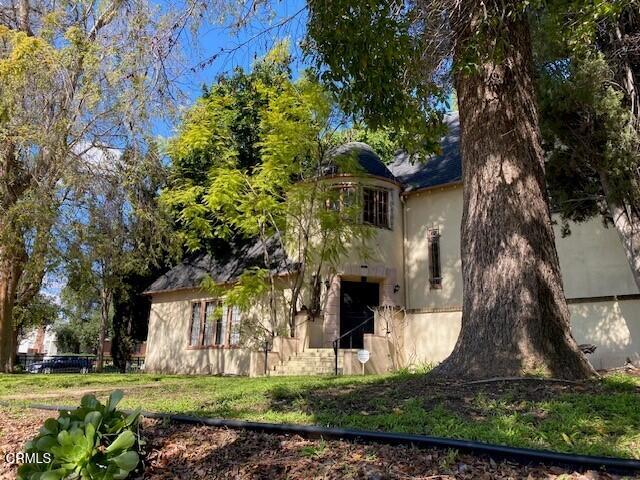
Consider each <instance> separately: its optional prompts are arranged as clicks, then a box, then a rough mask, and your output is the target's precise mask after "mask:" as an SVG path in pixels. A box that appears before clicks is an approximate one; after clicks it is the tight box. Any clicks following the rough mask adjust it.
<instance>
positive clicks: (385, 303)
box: [146, 116, 640, 375]
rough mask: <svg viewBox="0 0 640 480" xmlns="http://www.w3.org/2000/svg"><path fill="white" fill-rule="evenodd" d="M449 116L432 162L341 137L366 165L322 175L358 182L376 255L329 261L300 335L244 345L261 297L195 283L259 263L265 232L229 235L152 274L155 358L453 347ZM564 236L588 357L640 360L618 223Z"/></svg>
mask: <svg viewBox="0 0 640 480" xmlns="http://www.w3.org/2000/svg"><path fill="white" fill-rule="evenodd" d="M448 122H449V133H448V134H447V135H446V137H445V138H444V139H443V141H442V153H441V155H439V156H436V157H434V158H432V159H430V160H429V161H428V162H426V163H414V162H412V161H411V159H410V158H409V157H408V156H407V155H399V156H398V157H397V158H396V159H395V161H394V162H393V163H392V164H391V165H389V166H388V167H387V166H385V165H384V163H383V162H382V161H381V160H380V158H379V157H378V156H377V155H376V153H375V152H374V151H373V150H372V149H371V148H370V147H369V146H367V145H365V144H361V143H350V144H347V145H344V146H343V147H341V151H342V152H355V155H356V156H357V160H358V163H359V164H360V166H361V167H362V173H358V174H349V173H341V172H340V171H338V170H335V169H334V170H332V171H328V172H327V175H326V177H325V179H324V181H327V182H333V183H334V184H335V187H336V188H339V189H343V190H344V191H345V192H347V193H351V194H353V193H357V194H358V195H361V201H362V220H363V221H364V222H366V223H368V224H370V225H372V226H373V227H374V230H375V234H374V236H373V238H372V239H371V240H369V243H370V245H369V246H370V247H371V250H372V252H373V254H372V255H371V257H370V258H368V259H367V260H366V261H364V260H362V259H361V258H358V256H357V255H356V254H355V252H354V253H353V254H351V253H350V254H349V255H347V256H346V257H345V258H344V261H343V262H342V263H341V264H340V266H339V268H338V269H337V272H335V274H333V275H328V274H327V275H326V277H325V278H323V279H322V282H321V285H322V289H323V299H324V301H323V305H322V309H321V311H320V313H319V315H309V314H307V313H305V311H304V310H303V312H302V313H300V314H299V315H298V316H297V317H296V331H295V338H291V337H289V336H288V335H277V336H275V337H274V338H273V339H272V341H271V342H270V343H267V344H266V345H267V347H266V348H265V346H263V345H261V344H255V343H254V344H253V345H246V344H244V343H243V342H242V334H241V332H242V325H243V323H244V322H249V321H256V319H257V320H258V321H260V319H266V318H268V313H267V311H266V309H265V306H264V305H261V304H260V302H256V305H255V306H254V307H252V308H251V309H250V311H246V312H241V311H239V309H238V308H236V307H234V306H233V305H222V304H220V302H219V300H218V299H216V298H214V297H212V296H211V294H208V293H207V292H205V291H204V290H203V289H202V288H201V284H202V280H203V278H205V277H207V276H210V277H211V278H212V279H213V280H214V281H215V282H216V283H217V284H219V285H227V284H230V283H232V282H233V281H234V280H236V279H237V278H238V276H239V275H240V273H242V271H243V270H244V269H245V268H248V267H249V266H251V265H255V264H257V263H256V262H258V263H259V261H260V258H261V253H260V252H262V251H263V248H262V245H260V244H255V243H254V244H251V243H249V244H246V245H239V246H234V247H233V248H232V249H231V250H230V251H227V252H225V254H224V255H220V256H219V255H216V256H215V258H212V257H211V256H208V255H204V256H199V257H195V258H190V259H187V260H186V261H185V262H183V263H182V264H181V265H178V266H177V267H175V268H174V269H173V270H171V271H169V272H168V273H167V274H165V275H163V276H162V277H160V278H158V279H157V280H156V281H155V282H154V283H153V284H152V285H151V286H150V287H149V289H148V291H147V294H148V295H150V296H151V299H152V306H151V313H150V319H149V336H148V339H147V363H146V366H147V369H148V370H149V371H158V372H170V373H202V374H238V375H261V374H265V373H269V374H305V373H331V372H333V371H334V368H335V367H336V362H337V367H338V369H339V370H341V371H342V372H344V373H352V372H359V371H360V368H361V367H360V364H359V363H358V361H357V359H356V352H357V350H358V349H361V348H364V349H366V350H368V351H369V352H370V360H369V361H368V362H367V363H366V365H365V368H366V370H367V371H368V372H384V371H388V370H393V369H395V368H399V367H404V366H411V365H419V364H427V363H436V362H440V361H442V360H443V359H444V358H446V357H447V356H448V355H449V354H450V352H451V351H452V349H453V347H454V345H455V342H456V339H457V336H458V333H459V330H460V321H461V314H462V275H461V260H460V223H461V217H462V184H461V178H462V162H461V157H460V152H459V125H458V120H457V117H455V116H452V117H449V119H448ZM556 244H557V249H558V255H559V258H560V265H561V270H562V276H563V281H564V288H565V294H566V297H567V300H568V303H569V307H570V310H571V322H572V331H573V335H574V337H575V338H576V340H577V341H578V343H589V344H593V345H595V346H596V347H597V348H596V351H595V352H594V353H593V354H591V355H590V357H589V358H590V360H591V362H592V364H593V365H594V367H595V368H598V369H600V368H609V367H615V366H620V365H623V364H625V363H626V362H627V361H628V360H631V361H633V362H639V361H640V292H639V291H638V288H637V287H636V285H635V283H634V280H633V277H632V274H631V271H630V268H629V266H628V263H627V260H626V257H625V254H624V251H623V248H622V245H621V243H620V240H619V238H618V235H617V232H616V230H615V229H614V228H612V227H609V228H607V227H606V226H605V225H604V224H603V222H602V220H601V219H599V218H594V219H592V220H590V221H587V222H584V223H581V224H572V225H571V235H569V236H568V237H565V238H563V237H562V235H561V233H560V227H559V226H558V227H556ZM272 257H273V258H275V259H276V260H274V263H273V265H270V266H269V268H270V270H271V273H272V275H274V276H275V277H276V278H277V281H278V282H279V283H280V284H281V286H283V288H284V289H286V285H287V282H288V281H290V280H291V278H290V277H291V268H286V267H287V266H289V267H290V266H291V265H288V264H287V262H288V260H287V259H286V255H285V254H284V252H282V251H279V252H274V255H272ZM372 312H375V313H372ZM265 322H266V320H265ZM270 328H271V329H272V330H275V326H273V325H271V326H268V327H267V328H266V329H267V330H269V329H270ZM334 342H336V343H337V344H338V345H337V346H338V347H339V348H338V349H337V354H336V353H335V352H334V349H333V346H334Z"/></svg>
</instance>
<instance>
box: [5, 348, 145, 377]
mask: <svg viewBox="0 0 640 480" xmlns="http://www.w3.org/2000/svg"><path fill="white" fill-rule="evenodd" d="M144 359H145V357H141V356H137V357H131V359H130V360H129V361H128V362H127V366H126V373H135V372H142V371H144ZM16 365H18V366H19V367H20V368H21V369H22V370H23V371H25V372H28V373H44V374H49V373H92V372H95V366H96V355H43V354H28V353H19V354H18V355H17V362H16ZM119 371H120V370H119V369H117V368H116V367H115V365H114V363H113V358H112V357H111V356H109V355H105V357H104V365H103V372H105V373H117V372H119Z"/></svg>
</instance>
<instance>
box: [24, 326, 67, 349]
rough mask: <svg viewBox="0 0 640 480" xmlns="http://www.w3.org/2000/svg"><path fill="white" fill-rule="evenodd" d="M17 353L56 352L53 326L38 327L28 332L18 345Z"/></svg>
mask: <svg viewBox="0 0 640 480" xmlns="http://www.w3.org/2000/svg"><path fill="white" fill-rule="evenodd" d="M18 353H27V354H38V355H55V354H56V353H58V347H57V345H56V333H55V331H54V330H53V326H51V325H49V326H47V327H38V328H35V329H33V330H31V331H30V332H28V333H27V334H26V335H25V336H24V337H23V338H22V339H21V340H20V344H19V345H18Z"/></svg>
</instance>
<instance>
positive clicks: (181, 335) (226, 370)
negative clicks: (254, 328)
mask: <svg viewBox="0 0 640 480" xmlns="http://www.w3.org/2000/svg"><path fill="white" fill-rule="evenodd" d="M201 298H206V294H205V293H203V292H200V291H196V290H192V291H177V292H167V293H161V294H156V295H154V296H153V299H152V303H151V313H150V315H149V335H148V337H147V356H146V359H145V369H146V370H148V371H151V372H161V373H199V374H229V375H248V374H249V373H250V370H251V351H250V350H249V349H246V348H208V349H201V350H191V349H189V348H188V345H189V327H190V319H191V302H192V300H196V299H201Z"/></svg>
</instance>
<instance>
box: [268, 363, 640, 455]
mask: <svg viewBox="0 0 640 480" xmlns="http://www.w3.org/2000/svg"><path fill="white" fill-rule="evenodd" d="M268 396H269V398H270V405H269V407H268V409H269V410H271V411H273V412H277V413H278V414H280V415H282V416H286V415H287V414H288V413H293V412H300V411H302V412H304V413H306V414H307V415H309V416H310V418H312V419H313V420H312V421H313V422H314V423H316V424H320V425H328V426H339V427H350V428H359V429H367V430H381V431H394V432H407V433H421V434H429V435H435V436H442V437H449V438H460V439H467V440H479V441H484V442H490V443H496V444H502V445H509V446H518V447H531V448H541V449H551V450H556V451H562V452H568V453H582V454H590V455H606V456H617V457H631V458H640V382H637V381H634V380H633V379H629V378H628V377H625V376H618V377H615V376H614V377H609V378H606V379H604V380H603V381H600V382H585V383H582V384H566V383H550V382H543V381H538V380H533V379H532V380H527V381H518V382H493V383H486V384H475V385H469V384H463V383H452V382H443V381H440V380H437V379H434V378H432V377H431V376H429V375H397V376H393V377H387V378H383V379H380V380H376V381H374V382H372V383H367V384H354V385H341V386H335V387H334V386H331V385H330V384H328V385H327V386H326V387H325V388H320V389H319V388H311V389H306V388H296V389H289V388H287V387H286V386H281V385H276V386H274V387H273V388H272V389H271V391H270V392H269V394H268Z"/></svg>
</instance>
